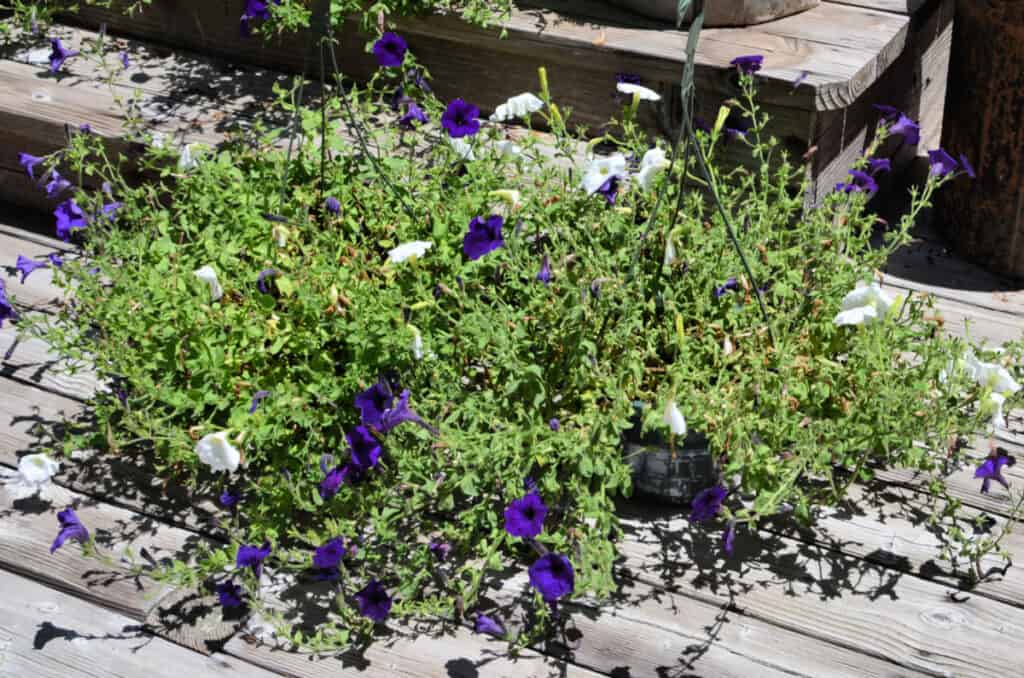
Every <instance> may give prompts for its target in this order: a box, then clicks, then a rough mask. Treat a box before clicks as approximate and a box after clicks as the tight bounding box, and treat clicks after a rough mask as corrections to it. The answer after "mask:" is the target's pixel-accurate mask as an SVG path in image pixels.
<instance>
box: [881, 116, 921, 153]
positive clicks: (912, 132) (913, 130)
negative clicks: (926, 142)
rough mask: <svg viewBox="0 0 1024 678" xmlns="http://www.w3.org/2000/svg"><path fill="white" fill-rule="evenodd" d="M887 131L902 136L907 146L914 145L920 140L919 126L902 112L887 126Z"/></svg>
mask: <svg viewBox="0 0 1024 678" xmlns="http://www.w3.org/2000/svg"><path fill="white" fill-rule="evenodd" d="M889 133H890V134H895V135H899V136H901V137H903V141H904V143H906V144H907V145H908V146H916V145H917V143H918V142H919V141H921V127H920V126H919V125H918V124H917V123H916V122H914V121H913V120H911V119H910V118H908V117H907V116H905V115H903V114H902V113H900V114H899V117H898V118H897V119H896V122H894V123H893V125H892V127H890V128H889Z"/></svg>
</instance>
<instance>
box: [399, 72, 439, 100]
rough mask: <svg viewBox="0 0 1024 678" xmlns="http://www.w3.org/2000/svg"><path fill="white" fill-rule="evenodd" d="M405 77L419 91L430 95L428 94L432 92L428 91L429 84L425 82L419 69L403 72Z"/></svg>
mask: <svg viewBox="0 0 1024 678" xmlns="http://www.w3.org/2000/svg"><path fill="white" fill-rule="evenodd" d="M405 77H406V78H407V79H408V80H409V81H411V82H412V84H414V85H416V86H417V87H419V88H420V91H422V92H424V93H425V94H430V92H431V91H433V90H431V89H430V84H429V83H428V82H427V79H426V78H425V77H423V71H422V70H420V69H419V68H410V69H409V70H407V71H406V72H405Z"/></svg>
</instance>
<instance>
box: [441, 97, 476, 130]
mask: <svg viewBox="0 0 1024 678" xmlns="http://www.w3.org/2000/svg"><path fill="white" fill-rule="evenodd" d="M441 125H442V126H443V127H444V128H445V130H446V131H447V132H448V136H450V137H451V138H453V139H459V138H461V137H471V136H473V135H474V134H476V133H477V132H479V131H480V109H479V108H477V107H476V106H474V105H473V104H471V103H467V102H465V101H463V100H462V99H461V98H459V99H452V101H451V102H450V103H449V104H448V108H446V109H445V111H444V115H442V116H441Z"/></svg>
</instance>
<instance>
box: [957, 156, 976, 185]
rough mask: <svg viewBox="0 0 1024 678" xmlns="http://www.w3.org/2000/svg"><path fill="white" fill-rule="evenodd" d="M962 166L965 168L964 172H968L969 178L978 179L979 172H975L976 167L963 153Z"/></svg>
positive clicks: (961, 157)
mask: <svg viewBox="0 0 1024 678" xmlns="http://www.w3.org/2000/svg"><path fill="white" fill-rule="evenodd" d="M960 165H961V166H962V167H963V168H964V171H965V172H967V176H969V177H970V178H972V179H977V178H978V174H977V172H975V171H974V165H972V164H971V161H970V160H968V159H967V156H966V155H964V154H963V153H961V154H960Z"/></svg>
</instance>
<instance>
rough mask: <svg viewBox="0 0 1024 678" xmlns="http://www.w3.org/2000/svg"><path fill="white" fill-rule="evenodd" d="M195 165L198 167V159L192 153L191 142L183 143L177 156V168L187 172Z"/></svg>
mask: <svg viewBox="0 0 1024 678" xmlns="http://www.w3.org/2000/svg"><path fill="white" fill-rule="evenodd" d="M196 167H199V160H197V159H196V158H195V157H194V156H193V155H192V144H185V145H184V146H182V147H181V155H179V156H178V169H179V170H181V171H182V172H187V171H188V170H190V169H195V168H196Z"/></svg>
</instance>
